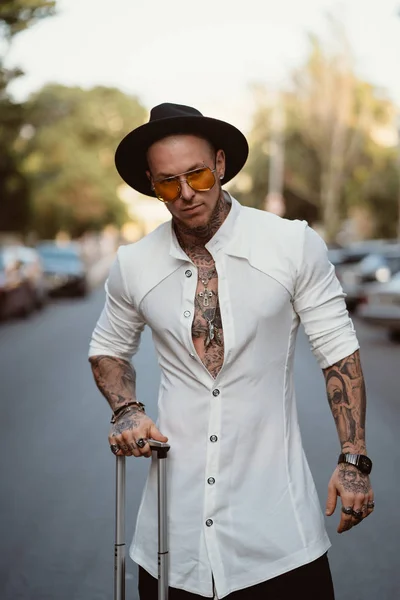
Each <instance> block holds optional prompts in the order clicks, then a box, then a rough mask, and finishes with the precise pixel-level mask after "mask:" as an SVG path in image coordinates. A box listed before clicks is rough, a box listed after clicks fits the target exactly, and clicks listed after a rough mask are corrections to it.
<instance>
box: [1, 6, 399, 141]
mask: <svg viewBox="0 0 400 600" xmlns="http://www.w3.org/2000/svg"><path fill="white" fill-rule="evenodd" d="M57 4H58V15H57V16H56V17H52V18H48V19H45V20H44V21H42V22H41V23H39V24H37V25H35V26H34V27H32V28H31V29H29V30H27V31H26V32H23V33H21V34H19V35H18V36H16V38H15V39H14V41H13V44H12V47H11V48H10V50H9V53H8V57H7V65H8V66H12V65H18V66H20V67H22V68H23V70H24V71H25V72H26V75H25V76H23V77H22V78H20V79H19V80H18V81H16V82H15V83H14V84H13V86H12V88H11V91H12V93H13V95H14V96H15V97H16V98H17V99H24V98H26V97H27V96H28V95H29V93H31V92H32V91H35V90H37V89H39V88H40V87H41V86H42V85H43V84H45V83H48V82H59V83H62V84H65V85H79V86H82V87H85V88H87V87H91V86H93V85H98V84H101V85H110V86H116V87H119V88H121V89H122V90H123V91H125V92H127V93H130V94H135V95H137V96H138V97H139V99H140V100H141V101H142V102H143V104H144V105H145V106H146V107H147V108H148V109H150V108H151V107H152V106H155V105H156V104H159V103H161V102H177V103H181V104H189V105H191V106H196V108H199V109H200V110H201V111H202V112H203V113H204V114H206V115H208V116H213V117H216V118H223V119H225V120H230V121H231V122H234V123H235V124H236V125H238V126H241V127H242V128H243V129H248V128H249V126H250V120H249V119H250V117H251V112H252V110H253V106H252V95H251V94H250V92H249V89H250V86H251V84H253V83H263V84H266V85H268V86H269V87H270V88H271V89H275V90H279V89H280V88H283V87H285V86H286V85H287V84H288V81H289V77H290V72H291V70H292V69H293V68H294V67H295V66H297V65H299V64H301V62H302V61H303V60H304V59H305V56H306V53H307V33H309V32H314V33H323V32H324V31H326V17H325V15H326V14H327V12H329V11H330V12H332V11H334V12H335V14H337V15H340V16H341V18H342V20H343V22H344V23H345V25H346V28H347V32H348V37H349V39H350V42H351V46H352V49H353V52H354V56H355V61H356V66H357V70H358V73H359V74H360V75H361V76H363V77H365V78H367V79H368V80H369V81H371V82H372V83H374V84H376V85H378V86H380V87H383V88H385V89H386V90H387V91H388V93H389V95H390V96H391V97H392V99H393V100H394V101H395V102H397V103H398V104H399V106H400V0H346V2H342V3H341V2H338V1H334V0H273V1H271V0H245V1H243V2H238V1H237V0H202V1H201V2H196V3H192V2H190V0H168V1H166V0H147V1H146V0H59V1H58V3H57Z"/></svg>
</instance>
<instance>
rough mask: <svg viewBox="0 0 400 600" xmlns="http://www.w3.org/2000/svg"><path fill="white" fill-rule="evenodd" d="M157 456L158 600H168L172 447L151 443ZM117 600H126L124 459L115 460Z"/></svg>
mask: <svg viewBox="0 0 400 600" xmlns="http://www.w3.org/2000/svg"><path fill="white" fill-rule="evenodd" d="M149 444H150V448H151V449H152V451H153V452H155V453H156V455H157V478H158V600H168V539H167V461H166V458H167V454H168V450H169V448H170V446H169V444H164V443H163V442H157V441H156V440H149ZM114 600H125V456H117V457H116V498H115V545H114Z"/></svg>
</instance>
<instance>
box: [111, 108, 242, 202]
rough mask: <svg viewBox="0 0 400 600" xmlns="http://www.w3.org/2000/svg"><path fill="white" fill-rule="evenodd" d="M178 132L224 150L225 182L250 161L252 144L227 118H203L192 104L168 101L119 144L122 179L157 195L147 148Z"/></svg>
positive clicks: (142, 190)
mask: <svg viewBox="0 0 400 600" xmlns="http://www.w3.org/2000/svg"><path fill="white" fill-rule="evenodd" d="M176 134H194V135H199V136H200V137H203V138H205V139H207V140H208V141H209V142H211V144H212V145H213V146H214V148H215V149H216V150H219V149H222V150H224V152H225V156H226V168H225V176H224V178H223V180H222V183H227V182H228V181H230V180H231V179H232V178H233V177H234V176H235V175H236V174H237V173H239V171H240V170H241V168H242V167H243V165H244V164H245V162H246V160H247V156H248V153H249V146H248V144H247V140H246V138H245V137H244V135H243V133H242V132H241V131H239V129H237V128H236V127H234V126H233V125H230V124H229V123H225V121H219V120H218V119H212V118H210V117H204V116H203V115H202V114H201V112H200V111H198V110H197V109H195V108H192V107H191V106H184V105H182V104H171V103H169V102H165V103H164V104H160V105H158V106H156V107H155V108H153V109H152V110H151V113H150V120H149V122H148V123H145V124H144V125H141V126H140V127H137V128H136V129H134V130H133V131H131V132H130V133H128V135H126V136H125V137H124V139H123V140H122V141H121V143H120V144H119V146H118V148H117V151H116V153H115V165H116V167H117V171H118V173H119V174H120V175H121V177H122V179H123V180H124V181H125V182H126V183H127V184H128V185H130V186H131V187H133V188H134V189H135V190H137V191H138V192H141V193H142V194H145V195H146V196H155V194H154V192H153V190H152V189H151V185H150V182H149V180H148V178H147V175H146V170H147V169H148V165H147V158H146V153H147V150H148V149H149V148H150V146H151V145H152V144H154V142H156V141H158V140H161V139H162V138H165V137H167V136H169V135H176Z"/></svg>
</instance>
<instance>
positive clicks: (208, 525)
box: [206, 519, 214, 527]
mask: <svg viewBox="0 0 400 600" xmlns="http://www.w3.org/2000/svg"><path fill="white" fill-rule="evenodd" d="M213 524H214V521H213V520H212V519H207V521H206V525H207V527H211V526H212V525H213Z"/></svg>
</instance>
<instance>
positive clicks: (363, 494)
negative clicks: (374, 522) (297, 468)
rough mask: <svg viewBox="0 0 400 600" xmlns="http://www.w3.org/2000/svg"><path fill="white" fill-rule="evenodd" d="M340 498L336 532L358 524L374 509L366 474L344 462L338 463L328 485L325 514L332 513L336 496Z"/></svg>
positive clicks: (329, 514)
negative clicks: (338, 521) (339, 517)
mask: <svg viewBox="0 0 400 600" xmlns="http://www.w3.org/2000/svg"><path fill="white" fill-rule="evenodd" d="M338 496H340V499H341V504H342V506H341V513H340V514H341V519H340V523H339V527H338V529H337V531H338V533H343V532H344V531H347V530H348V529H351V528H352V527H354V526H355V525H358V524H359V523H361V521H363V520H364V519H365V518H366V517H368V516H369V515H370V514H371V513H372V511H373V510H374V492H373V491H372V487H371V483H370V480H369V476H368V475H364V473H361V471H359V470H358V469H357V467H354V466H353V465H349V464H346V463H342V464H340V465H338V466H337V467H336V469H335V471H334V472H333V475H332V477H331V480H330V482H329V485H328V500H327V503H326V514H327V516H331V515H333V513H334V512H335V509H336V504H337V497H338Z"/></svg>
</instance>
